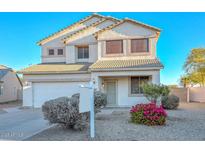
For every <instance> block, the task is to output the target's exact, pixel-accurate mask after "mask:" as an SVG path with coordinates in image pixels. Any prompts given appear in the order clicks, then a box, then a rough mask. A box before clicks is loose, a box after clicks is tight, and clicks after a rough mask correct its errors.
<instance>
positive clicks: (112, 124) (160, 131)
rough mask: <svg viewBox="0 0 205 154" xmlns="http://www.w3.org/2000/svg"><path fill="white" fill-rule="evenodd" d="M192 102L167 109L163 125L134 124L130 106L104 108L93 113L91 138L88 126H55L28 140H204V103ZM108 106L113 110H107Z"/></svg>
mask: <svg viewBox="0 0 205 154" xmlns="http://www.w3.org/2000/svg"><path fill="white" fill-rule="evenodd" d="M191 106H192V108H190V106H189V104H181V105H180V107H179V109H178V110H168V111H167V112H168V115H169V116H168V118H167V123H166V125H165V126H145V125H136V124H133V123H131V122H130V118H129V117H130V115H129V108H124V109H120V108H117V109H104V110H103V111H102V112H101V113H99V114H97V115H96V137H95V139H90V137H89V129H86V130H84V131H73V130H67V129H64V128H62V127H59V126H55V127H52V128H50V129H48V130H45V131H43V132H41V133H39V134H37V135H35V136H33V137H31V138H28V139H27V140H70V141H73V140H75V141H78V140H80V141H85V140H102V141H117V140H125V141H137V140H140V141H143V140H146V141H152V140H171V141H173V140H180V141H181V140H205V131H204V130H205V122H204V121H205V104H200V105H199V104H198V103H196V104H191ZM109 110H111V111H112V112H111V113H110V114H108V113H109V112H108V111H109ZM104 113H105V114H104Z"/></svg>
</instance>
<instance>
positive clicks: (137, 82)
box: [130, 76, 149, 94]
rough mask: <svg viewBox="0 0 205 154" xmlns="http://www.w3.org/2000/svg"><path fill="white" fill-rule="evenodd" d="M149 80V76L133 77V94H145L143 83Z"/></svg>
mask: <svg viewBox="0 0 205 154" xmlns="http://www.w3.org/2000/svg"><path fill="white" fill-rule="evenodd" d="M148 82H149V76H135V77H131V86H130V87H131V94H143V89H142V85H143V84H144V83H148Z"/></svg>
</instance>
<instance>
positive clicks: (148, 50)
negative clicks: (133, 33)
mask: <svg viewBox="0 0 205 154" xmlns="http://www.w3.org/2000/svg"><path fill="white" fill-rule="evenodd" d="M134 40H147V51H138V52H133V51H132V41H134ZM149 41H150V40H149V38H135V39H130V53H131V54H148V53H149V52H150V42H149Z"/></svg>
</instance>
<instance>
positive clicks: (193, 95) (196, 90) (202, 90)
mask: <svg viewBox="0 0 205 154" xmlns="http://www.w3.org/2000/svg"><path fill="white" fill-rule="evenodd" d="M189 96H190V101H193V102H205V87H191V88H189Z"/></svg>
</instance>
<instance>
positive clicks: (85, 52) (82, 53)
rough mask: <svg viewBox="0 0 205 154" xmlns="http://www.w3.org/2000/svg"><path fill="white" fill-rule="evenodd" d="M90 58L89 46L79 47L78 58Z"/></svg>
mask: <svg viewBox="0 0 205 154" xmlns="http://www.w3.org/2000/svg"><path fill="white" fill-rule="evenodd" d="M88 58H89V48H88V47H78V59H88Z"/></svg>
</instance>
